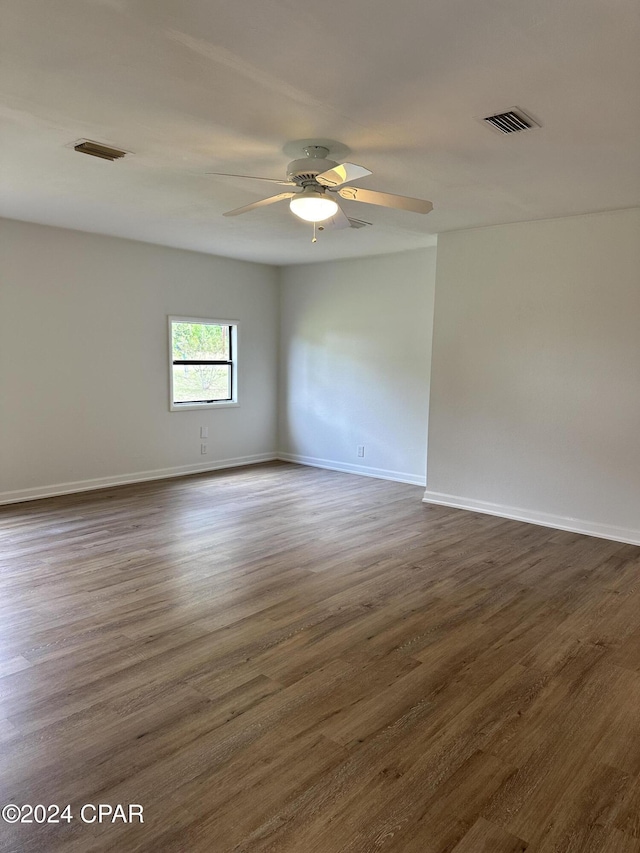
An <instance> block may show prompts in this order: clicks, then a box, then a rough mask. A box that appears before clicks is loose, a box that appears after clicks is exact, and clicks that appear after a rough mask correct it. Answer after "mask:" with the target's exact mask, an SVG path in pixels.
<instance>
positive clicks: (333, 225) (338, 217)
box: [318, 207, 351, 231]
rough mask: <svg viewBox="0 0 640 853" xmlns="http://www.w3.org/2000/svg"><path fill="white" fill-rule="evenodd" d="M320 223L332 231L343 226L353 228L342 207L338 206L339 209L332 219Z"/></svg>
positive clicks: (322, 226)
mask: <svg viewBox="0 0 640 853" xmlns="http://www.w3.org/2000/svg"><path fill="white" fill-rule="evenodd" d="M318 224H319V226H320V227H321V228H327V229H328V230H330V231H338V230H340V229H342V228H351V223H350V222H349V220H348V218H347V215H346V214H345V212H344V210H343V209H342V208H341V207H338V209H337V211H336V212H335V213H334V214H333V216H332V217H331V218H330V219H325V221H324V222H320V223H318Z"/></svg>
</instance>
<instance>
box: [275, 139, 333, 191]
mask: <svg viewBox="0 0 640 853" xmlns="http://www.w3.org/2000/svg"><path fill="white" fill-rule="evenodd" d="M304 151H305V153H306V155H307V156H306V157H302V158H301V159H300V160H292V162H291V163H289V165H288V166H287V178H288V179H289V180H290V181H293V182H294V183H296V184H298V185H299V186H304V184H305V183H307V182H311V183H315V179H316V175H320V174H322V172H328V171H329V169H333V168H334V167H335V166H337V165H338V164H337V163H336V162H335V161H334V160H327V159H325V158H326V156H327V154H328V153H329V149H328V148H324V147H323V146H321V145H309V146H307V147H306V148H305V149H304Z"/></svg>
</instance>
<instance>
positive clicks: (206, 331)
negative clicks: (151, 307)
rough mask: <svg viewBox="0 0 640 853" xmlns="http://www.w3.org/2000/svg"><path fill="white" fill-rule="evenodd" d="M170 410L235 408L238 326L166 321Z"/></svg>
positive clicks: (186, 319) (182, 319)
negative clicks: (167, 327)
mask: <svg viewBox="0 0 640 853" xmlns="http://www.w3.org/2000/svg"><path fill="white" fill-rule="evenodd" d="M169 344H170V352H171V374H170V386H171V400H170V403H171V406H170V408H171V410H172V411H177V410H178V409H188V408H195V407H197V408H200V407H205V408H206V407H215V406H233V405H237V401H238V394H237V350H238V324H237V323H236V322H234V321H232V320H199V319H195V318H192V317H169Z"/></svg>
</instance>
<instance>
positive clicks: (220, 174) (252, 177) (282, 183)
mask: <svg viewBox="0 0 640 853" xmlns="http://www.w3.org/2000/svg"><path fill="white" fill-rule="evenodd" d="M205 175H217V176H218V177H219V178H248V179H249V180H250V181H268V182H269V183H270V184H280V186H283V187H295V186H296V185H295V184H294V182H293V181H279V180H278V179H277V178H259V177H257V176H256V175H230V174H229V173H228V172H205Z"/></svg>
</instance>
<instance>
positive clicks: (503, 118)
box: [482, 107, 540, 133]
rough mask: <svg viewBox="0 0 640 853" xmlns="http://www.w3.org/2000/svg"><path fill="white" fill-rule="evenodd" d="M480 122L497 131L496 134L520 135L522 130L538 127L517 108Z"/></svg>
mask: <svg viewBox="0 0 640 853" xmlns="http://www.w3.org/2000/svg"><path fill="white" fill-rule="evenodd" d="M482 121H483V122H484V123H485V124H486V125H488V127H490V128H491V129H492V130H496V131H498V133H520V132H521V131H523V130H532V129H533V128H534V127H540V125H539V124H538V123H537V122H535V121H534V120H533V119H532V118H531V117H530V116H528V115H527V114H526V113H525V112H523V111H522V110H521V109H520V108H519V107H512V108H511V109H510V110H506V112H504V113H496V115H493V116H486V117H485V118H483V119H482Z"/></svg>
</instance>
